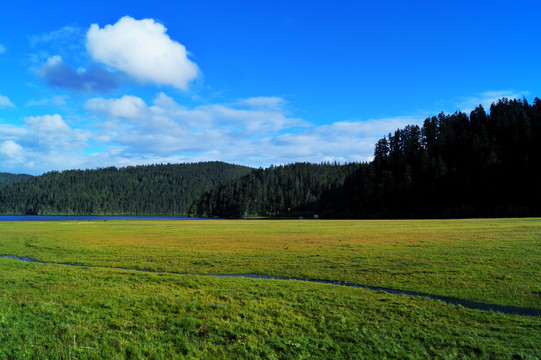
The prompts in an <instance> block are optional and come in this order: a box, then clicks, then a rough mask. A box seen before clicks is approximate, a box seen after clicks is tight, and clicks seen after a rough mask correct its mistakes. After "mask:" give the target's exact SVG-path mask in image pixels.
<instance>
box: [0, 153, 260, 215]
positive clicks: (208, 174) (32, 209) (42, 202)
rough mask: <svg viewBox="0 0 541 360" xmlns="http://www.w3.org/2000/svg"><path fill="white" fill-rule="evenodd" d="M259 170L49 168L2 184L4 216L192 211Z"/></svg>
mask: <svg viewBox="0 0 541 360" xmlns="http://www.w3.org/2000/svg"><path fill="white" fill-rule="evenodd" d="M251 171H253V169H252V168H248V167H244V166H239V165H231V164H226V163H223V162H204V163H193V164H167V165H147V166H135V167H126V168H120V169H117V168H115V167H110V168H104V169H97V170H70V171H63V172H56V171H54V172H49V173H46V174H44V175H41V176H37V177H32V178H28V179H23V180H21V181H18V182H13V183H10V184H6V185H5V186H2V187H1V188H0V213H2V214H49V215H52V214H95V215H97V214H163V215H165V214H186V213H187V211H188V209H189V206H190V205H191V204H192V202H193V201H194V199H195V198H197V197H198V196H199V195H200V194H201V193H203V192H204V191H207V190H209V189H211V188H213V187H216V186H218V185H220V184H222V183H224V182H227V181H230V180H233V179H236V178H238V177H241V176H243V175H246V174H248V173H249V172H251Z"/></svg>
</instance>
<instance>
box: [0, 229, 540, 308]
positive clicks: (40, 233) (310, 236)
mask: <svg viewBox="0 0 541 360" xmlns="http://www.w3.org/2000/svg"><path fill="white" fill-rule="evenodd" d="M0 253H3V254H11V255H19V256H28V257H31V258H35V259H39V260H43V261H53V262H67V263H77V264H89V265H99V266H108V267H125V268H138V269H148V270H159V271H169V272H187V273H192V274H220V273H258V274H267V275H278V276H293V277H302V278H312V279H324V280H344V281H349V282H355V283H360V284H367V285H372V286H381V287H389V288H396V289H402V290H412V291H419V292H425V293H430V294H437V295H444V296H451V297H457V298H462V299H469V300H476V301H483V302H488V303H493V304H499V305H514V306H523V307H534V308H537V309H541V283H540V282H539V278H540V274H541V219H484V220H407V221H396V220H395V221H265V220H247V221H241V220H239V221H225V220H224V221H221V220H217V221H171V222H167V221H158V222H153V221H139V222H130V221H116V222H115V221H107V222H32V223H25V222H11V223H8V222H6V223H0Z"/></svg>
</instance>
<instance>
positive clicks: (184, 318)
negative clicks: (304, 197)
mask: <svg viewBox="0 0 541 360" xmlns="http://www.w3.org/2000/svg"><path fill="white" fill-rule="evenodd" d="M0 266H1V269H2V274H3V276H2V279H1V280H0V284H1V287H2V290H3V291H2V296H0V309H1V310H0V329H1V330H0V344H2V345H0V358H16V359H26V358H28V359H30V358H35V359H44V358H64V359H69V358H74V359H75V358H76V359H96V358H100V359H102V358H103V359H113V358H117V359H123V358H156V359H169V358H183V357H186V358H194V359H195V358H197V359H200V358H208V359H216V358H231V359H239V358H243V359H250V358H251V359H256V358H263V359H306V358H327V359H330V358H332V359H336V358H393V359H394V358H410V359H419V358H442V359H443V358H486V359H498V358H500V359H512V358H522V359H534V358H538V357H540V356H541V352H540V351H539V348H538V344H539V340H540V339H541V320H540V319H538V318H530V317H521V316H509V315H501V314H495V313H490V312H482V311H470V310H466V309H462V308H455V307H453V306H449V305H446V304H443V303H440V302H435V301H430V300H427V299H419V298H412V297H408V296H395V295H389V294H385V293H380V292H373V291H369V290H361V289H352V288H346V287H337V286H332V285H321V284H311V283H304V282H297V281H286V282H283V281H278V280H252V279H231V278H212V277H201V276H179V275H167V274H150V273H141V272H130V271H120V270H111V269H90V268H73V267H61V266H55V265H45V264H26V263H21V262H17V261H15V260H9V259H0Z"/></svg>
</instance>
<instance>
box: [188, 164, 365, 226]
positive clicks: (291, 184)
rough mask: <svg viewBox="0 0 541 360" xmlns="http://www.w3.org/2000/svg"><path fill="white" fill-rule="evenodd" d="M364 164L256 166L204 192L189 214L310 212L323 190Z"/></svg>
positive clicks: (287, 213) (221, 214) (340, 182)
mask: <svg viewBox="0 0 541 360" xmlns="http://www.w3.org/2000/svg"><path fill="white" fill-rule="evenodd" d="M361 166H364V165H363V164H347V165H339V164H325V163H324V164H310V163H296V164H290V165H285V166H271V167H269V168H267V169H258V170H255V171H253V172H251V173H249V174H247V175H245V176H243V177H242V178H239V179H237V180H233V181H230V182H228V183H225V184H223V185H221V186H219V187H217V188H216V189H212V190H209V191H207V192H205V193H204V194H203V195H202V196H201V197H200V198H199V199H197V200H196V201H195V202H194V204H193V206H192V208H191V210H190V214H192V215H196V216H204V217H212V216H218V217H248V216H286V217H287V216H294V215H297V216H298V215H307V216H313V215H314V214H316V213H317V206H318V202H319V201H320V199H321V196H322V194H323V193H324V192H326V191H329V190H332V189H336V188H341V187H342V185H343V183H344V181H345V179H346V178H347V177H348V176H349V175H351V174H352V173H353V172H354V171H355V170H357V169H358V168H359V167H361Z"/></svg>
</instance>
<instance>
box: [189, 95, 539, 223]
mask: <svg viewBox="0 0 541 360" xmlns="http://www.w3.org/2000/svg"><path fill="white" fill-rule="evenodd" d="M540 146H541V100H539V99H538V98H536V99H535V101H534V103H533V104H529V103H528V102H527V101H526V100H525V99H524V100H507V99H502V100H500V101H498V102H497V103H494V104H493V105H492V106H491V108H490V114H487V113H486V112H485V109H483V107H481V106H479V107H477V108H476V109H475V110H474V111H472V112H471V114H470V115H469V116H468V115H467V114H465V113H462V112H457V113H455V114H447V115H446V114H443V113H441V114H439V115H438V116H434V117H430V118H427V119H426V120H425V121H424V124H423V125H422V126H417V125H411V126H407V127H405V128H404V129H399V130H397V131H395V132H394V133H392V134H389V135H387V136H385V137H384V138H382V139H381V140H379V141H378V142H377V144H376V146H375V153H374V161H373V162H371V163H369V164H351V165H347V166H340V165H309V164H294V165H290V166H283V167H271V168H269V169H266V170H258V171H256V172H254V173H251V174H249V175H247V176H245V177H243V178H241V179H239V180H236V181H233V182H231V183H228V184H226V185H222V186H220V187H218V188H217V189H214V190H211V191H208V192H206V193H204V194H203V196H202V197H201V198H199V199H198V200H197V201H196V202H195V203H194V206H193V207H192V210H191V212H192V213H193V214H197V215H202V216H220V217H226V216H230V217H242V216H290V215H295V214H304V215H305V216H311V215H315V214H317V215H318V216H320V217H327V218H337V217H346V218H433V217H438V218H448V217H495V216H499V217H506V216H541V151H540Z"/></svg>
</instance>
